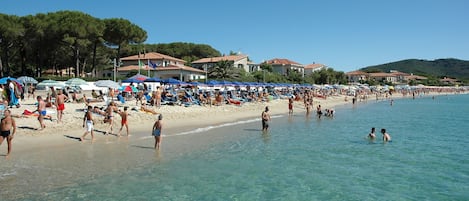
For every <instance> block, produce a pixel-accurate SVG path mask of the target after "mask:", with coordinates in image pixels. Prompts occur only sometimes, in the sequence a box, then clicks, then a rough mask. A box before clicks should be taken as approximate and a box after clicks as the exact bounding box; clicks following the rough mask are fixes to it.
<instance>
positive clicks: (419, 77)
mask: <svg viewBox="0 0 469 201" xmlns="http://www.w3.org/2000/svg"><path fill="white" fill-rule="evenodd" d="M405 77H406V79H409V80H412V79H416V80H426V79H427V78H426V77H424V76H418V75H408V76H405Z"/></svg>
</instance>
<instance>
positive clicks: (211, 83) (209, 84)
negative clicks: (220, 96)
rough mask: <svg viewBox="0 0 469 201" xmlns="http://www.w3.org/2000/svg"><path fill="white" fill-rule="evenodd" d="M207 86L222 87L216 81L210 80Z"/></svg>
mask: <svg viewBox="0 0 469 201" xmlns="http://www.w3.org/2000/svg"><path fill="white" fill-rule="evenodd" d="M207 85H208V86H211V87H213V86H215V85H220V84H219V83H218V82H217V81H215V80H210V81H208V82H207Z"/></svg>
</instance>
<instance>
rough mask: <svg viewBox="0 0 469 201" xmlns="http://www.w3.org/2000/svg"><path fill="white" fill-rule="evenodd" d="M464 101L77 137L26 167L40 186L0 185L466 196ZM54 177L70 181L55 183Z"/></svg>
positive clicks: (214, 195)
mask: <svg viewBox="0 0 469 201" xmlns="http://www.w3.org/2000/svg"><path fill="white" fill-rule="evenodd" d="M468 103H469V96H468V95H459V96H439V97H437V98H436V99H434V100H433V99H432V98H431V97H425V98H417V99H415V100H412V99H398V100H395V101H394V105H393V106H390V104H389V102H388V101H382V102H374V101H369V102H368V103H367V104H362V103H359V104H358V105H357V106H355V107H352V106H345V107H343V108H336V110H337V114H336V117H335V118H334V119H331V118H325V117H323V118H321V119H318V118H317V117H316V116H310V117H305V116H304V115H303V114H296V115H294V116H293V117H287V116H283V117H279V118H274V119H273V122H272V123H271V130H270V131H269V132H267V133H264V132H262V131H261V130H260V122H259V121H258V120H254V121H246V122H242V123H240V124H234V125H229V126H218V127H217V126H216V127H214V128H211V129H199V131H203V132H191V133H183V134H181V135H177V136H176V135H174V136H169V137H165V138H164V141H163V143H164V144H163V148H162V150H161V151H160V152H156V153H155V152H154V151H153V150H152V149H151V147H152V145H153V144H152V143H153V141H152V139H151V138H148V137H140V138H137V140H134V141H129V142H125V141H122V142H114V143H113V144H111V145H106V144H94V145H83V146H78V148H76V153H75V154H73V155H70V154H68V155H67V156H60V154H58V155H57V156H56V157H58V158H57V160H58V162H57V164H56V165H51V166H47V165H43V167H53V168H52V169H53V170H51V171H49V170H45V169H41V168H43V167H35V168H31V170H30V171H31V172H30V173H31V174H34V175H41V176H36V177H40V178H43V179H44V180H43V186H42V187H41V188H38V189H42V190H35V189H28V191H26V190H25V191H23V192H21V190H19V191H20V192H17V191H15V195H16V196H13V192H11V194H6V193H3V194H2V195H3V196H5V197H6V196H7V197H6V200H8V199H26V200H44V199H46V200H468V199H469V158H468V157H467V156H468V155H467V154H468V153H469V148H468V146H467V145H468V143H469V140H468V138H467V136H466V135H467V134H468V130H469V124H468V123H469V122H468V119H469V118H468V117H467V115H468V114H469V106H468ZM371 127H376V128H377V130H380V129H381V128H386V129H387V131H388V133H389V134H390V135H391V136H392V139H393V140H392V142H390V143H383V142H382V140H381V135H380V134H379V133H377V136H378V139H377V140H375V141H369V140H367V139H365V136H366V135H367V134H368V132H369V130H370V128H371ZM96 145H98V146H96ZM110 153H111V154H110ZM101 154H106V155H107V157H106V156H102V155H101ZM60 157H76V158H78V159H80V161H81V162H77V163H74V164H68V163H67V164H62V163H60V160H66V159H65V158H64V159H62V158H60ZM24 160H25V164H26V165H30V164H29V163H27V162H26V161H27V159H24ZM57 166H58V167H57ZM15 167H17V168H19V169H20V170H19V171H23V172H24V170H23V169H24V168H25V167H23V169H21V167H19V166H18V165H17V164H16V165H15ZM123 167H124V168H123ZM54 172H59V173H58V174H57V175H54ZM93 172H95V174H93ZM11 174H12V175H15V173H14V172H11ZM77 174H79V175H83V177H82V178H80V177H79V175H77ZM8 178H9V179H10V180H11V179H15V177H14V176H11V175H10V176H9V175H3V177H2V178H0V179H2V180H3V181H2V180H0V181H2V183H3V182H5V181H7V180H8ZM62 180H67V181H68V182H67V183H64V182H58V183H57V185H54V184H55V183H54V182H56V181H62ZM8 182H11V181H8ZM27 182H37V181H36V180H33V179H32V180H30V181H27ZM13 183H15V184H16V185H18V187H21V186H22V185H25V184H26V183H24V182H19V181H16V182H13ZM20 189H21V188H20ZM17 193H19V194H20V195H21V196H18V194H17ZM2 200H4V199H3V198H2Z"/></svg>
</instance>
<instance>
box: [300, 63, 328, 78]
mask: <svg viewBox="0 0 469 201" xmlns="http://www.w3.org/2000/svg"><path fill="white" fill-rule="evenodd" d="M322 69H327V66H326V65H324V64H316V63H312V64H308V65H306V66H305V75H310V74H312V73H314V72H316V71H320V70H322Z"/></svg>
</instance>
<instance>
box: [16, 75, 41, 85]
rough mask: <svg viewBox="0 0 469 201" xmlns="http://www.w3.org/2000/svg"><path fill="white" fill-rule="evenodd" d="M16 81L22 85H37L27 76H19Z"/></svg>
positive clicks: (34, 80)
mask: <svg viewBox="0 0 469 201" xmlns="http://www.w3.org/2000/svg"><path fill="white" fill-rule="evenodd" d="M17 80H18V81H19V82H21V83H23V84H37V83H38V81H37V80H36V79H34V78H33V77H29V76H21V77H19V78H18V79H17Z"/></svg>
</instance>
